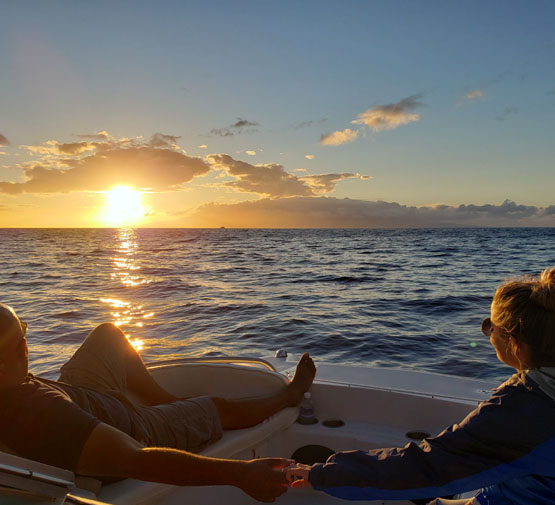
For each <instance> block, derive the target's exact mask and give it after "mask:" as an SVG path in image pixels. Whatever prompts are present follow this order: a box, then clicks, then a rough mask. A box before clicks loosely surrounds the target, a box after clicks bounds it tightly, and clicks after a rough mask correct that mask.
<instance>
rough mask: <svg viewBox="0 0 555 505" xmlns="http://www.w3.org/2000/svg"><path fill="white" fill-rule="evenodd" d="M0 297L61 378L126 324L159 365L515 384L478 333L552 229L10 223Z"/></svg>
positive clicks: (538, 257)
mask: <svg viewBox="0 0 555 505" xmlns="http://www.w3.org/2000/svg"><path fill="white" fill-rule="evenodd" d="M0 238H1V244H2V246H1V247H0V256H1V262H2V265H3V268H2V269H1V271H0V290H1V291H0V292H1V299H0V301H2V302H3V303H6V304H8V305H11V306H12V307H14V309H15V310H16V311H17V313H18V314H19V315H20V317H21V319H22V320H24V321H26V322H27V323H28V325H29V331H28V336H27V340H28V343H29V360H30V369H31V371H32V372H33V373H35V374H36V375H41V376H45V377H48V378H57V373H58V370H59V368H60V366H61V365H62V364H63V363H64V362H65V361H66V360H67V359H69V357H70V356H71V355H72V353H73V352H74V351H75V349H76V348H77V347H78V346H79V344H80V342H82V340H83V339H84V338H85V336H86V335H87V333H88V332H89V331H90V330H91V329H92V328H93V327H94V326H95V325H97V324H99V323H101V322H103V321H111V322H116V323H117V324H118V325H119V326H120V327H121V328H122V329H123V330H124V331H125V333H126V335H128V337H129V339H130V341H131V342H132V343H133V344H134V345H135V346H136V347H137V348H138V349H139V352H140V353H141V355H142V357H143V359H144V360H145V361H146V362H153V361H156V360H160V359H173V358H176V357H185V356H191V357H192V356H220V355H234V356H260V355H264V354H266V355H267V354H273V353H274V352H275V351H276V350H277V349H285V350H287V351H288V352H289V353H292V354H300V353H302V352H304V351H308V352H310V353H311V355H312V356H313V357H314V359H315V361H316V363H318V361H331V362H335V363H352V364H364V365H372V366H381V367H400V368H410V369H418V370H427V371H433V372H440V373H446V374H452V375H459V376H466V377H475V378H486V379H493V380H504V379H505V378H507V377H508V376H509V375H510V374H511V373H512V370H511V369H510V368H509V367H507V366H506V365H503V364H501V363H499V362H498V361H497V359H496V357H495V352H494V351H493V348H492V347H491V345H490V343H489V340H488V339H487V338H486V337H484V336H483V335H482V333H481V331H480V324H481V321H482V319H483V318H484V317H487V316H488V315H489V306H490V303H491V298H492V295H493V293H494V292H495V289H496V287H497V286H498V285H499V284H500V283H501V282H502V281H503V280H504V279H505V278H508V277H514V276H519V275H522V274H537V273H539V272H540V271H541V270H543V269H545V268H548V267H553V266H555V247H554V244H555V229H554V228H511V229H494V228H480V229H396V230H351V229H348V230H337V229H333V230H331V229H318V230H297V229H295V230H273V229H272V230H264V229H2V230H0Z"/></svg>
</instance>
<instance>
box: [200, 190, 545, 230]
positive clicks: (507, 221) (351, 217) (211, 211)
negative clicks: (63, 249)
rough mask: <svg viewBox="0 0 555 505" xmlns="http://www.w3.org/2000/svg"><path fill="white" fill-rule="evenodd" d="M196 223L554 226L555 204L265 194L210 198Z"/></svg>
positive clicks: (372, 225)
mask: <svg viewBox="0 0 555 505" xmlns="http://www.w3.org/2000/svg"><path fill="white" fill-rule="evenodd" d="M193 218H194V223H195V226H201V227H204V226H206V227H213V226H216V227H219V226H228V227H254V228H405V227H412V228H422V227H466V226H494V227H498V226H555V206H549V207H547V208H542V207H534V206H526V205H518V204H516V203H514V202H512V201H509V200H506V201H505V202H503V203H502V204H501V205H493V204H487V205H459V206H448V205H437V206H424V207H411V206H406V205H401V204H399V203H395V202H383V201H365V200H350V199H348V198H345V199H337V198H331V197H319V198H307V197H295V198H279V199H269V198H267V199H263V200H258V201H255V202H242V203H237V204H217V203H210V204H207V205H204V206H201V207H199V208H198V209H197V210H196V212H195V213H194V215H193Z"/></svg>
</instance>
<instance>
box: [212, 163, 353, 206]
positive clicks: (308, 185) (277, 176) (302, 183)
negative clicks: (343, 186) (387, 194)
mask: <svg viewBox="0 0 555 505" xmlns="http://www.w3.org/2000/svg"><path fill="white" fill-rule="evenodd" d="M208 162H209V163H210V164H211V165H212V167H213V168H214V169H216V170H224V171H225V172H226V173H227V175H229V176H231V177H233V178H235V179H236V180H235V181H231V182H226V183H224V185H225V186H227V187H231V188H234V189H236V190H238V191H243V192H246V193H254V194H257V195H263V196H267V197H270V198H278V197H293V196H316V195H319V194H322V193H328V192H330V191H333V190H334V189H335V184H336V183H337V182H339V181H341V180H343V179H347V178H350V177H358V174H347V173H340V174H323V175H312V176H304V177H297V176H295V175H292V174H290V173H288V172H286V171H285V169H284V168H283V166H282V165H279V164H277V163H269V164H266V165H251V164H250V163H246V162H244V161H239V160H234V159H233V158H232V157H231V156H229V155H227V154H214V155H210V156H208Z"/></svg>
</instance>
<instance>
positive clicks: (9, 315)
mask: <svg viewBox="0 0 555 505" xmlns="http://www.w3.org/2000/svg"><path fill="white" fill-rule="evenodd" d="M14 323H16V324H21V323H20V322H19V318H18V317H17V314H16V313H15V310H13V309H12V308H11V307H10V306H9V305H4V304H3V303H0V350H1V349H2V348H3V347H4V345H5V344H6V343H7V342H5V341H6V338H5V337H6V336H7V335H9V333H10V331H9V330H10V329H12V328H13V326H14Z"/></svg>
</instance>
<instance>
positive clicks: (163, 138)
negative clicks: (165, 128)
mask: <svg viewBox="0 0 555 505" xmlns="http://www.w3.org/2000/svg"><path fill="white" fill-rule="evenodd" d="M180 138H181V137H175V136H174V135H164V134H163V133H155V134H154V135H152V137H150V141H149V145H151V146H152V147H171V148H172V149H178V148H179V146H178V145H177V141H178V140H179V139H180Z"/></svg>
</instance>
